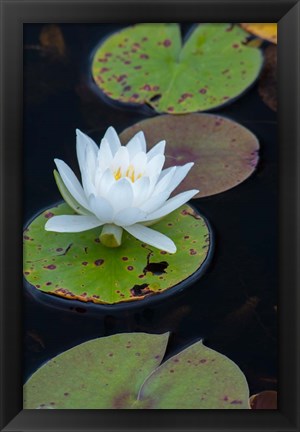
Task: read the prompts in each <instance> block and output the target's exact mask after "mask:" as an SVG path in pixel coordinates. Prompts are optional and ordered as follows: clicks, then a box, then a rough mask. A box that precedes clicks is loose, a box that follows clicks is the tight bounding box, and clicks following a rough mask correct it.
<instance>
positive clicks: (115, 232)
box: [99, 224, 123, 248]
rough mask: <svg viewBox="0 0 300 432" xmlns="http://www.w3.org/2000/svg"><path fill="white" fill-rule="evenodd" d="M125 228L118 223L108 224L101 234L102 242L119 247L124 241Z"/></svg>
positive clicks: (105, 244) (108, 245)
mask: <svg viewBox="0 0 300 432" xmlns="http://www.w3.org/2000/svg"><path fill="white" fill-rule="evenodd" d="M122 234H123V228H121V227H119V226H117V225H110V224H106V225H104V226H103V229H102V232H101V234H100V236H99V239H100V241H101V243H102V244H103V245H104V246H107V247H113V248H114V247H119V246H121V243H122Z"/></svg>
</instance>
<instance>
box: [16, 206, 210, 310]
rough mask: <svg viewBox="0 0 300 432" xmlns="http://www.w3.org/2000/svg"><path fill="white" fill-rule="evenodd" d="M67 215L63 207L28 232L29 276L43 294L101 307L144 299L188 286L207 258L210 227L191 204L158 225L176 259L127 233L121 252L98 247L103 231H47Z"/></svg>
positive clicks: (34, 223)
mask: <svg viewBox="0 0 300 432" xmlns="http://www.w3.org/2000/svg"><path fill="white" fill-rule="evenodd" d="M67 214H75V212H74V211H73V210H72V209H71V208H70V207H69V206H68V205H67V204H60V205H58V206H56V207H54V208H51V209H49V210H46V211H44V212H43V213H42V214H41V215H39V216H38V217H37V218H36V219H34V220H33V221H32V222H31V223H30V225H29V226H28V227H27V229H26V230H25V232H24V275H25V278H26V279H27V281H28V282H29V283H30V284H32V285H33V286H35V288H37V289H38V290H40V291H43V292H47V293H51V294H55V295H58V296H62V297H65V298H69V299H78V300H81V301H85V302H88V301H91V302H94V303H102V304H115V303H120V302H129V301H134V300H142V299H143V298H145V297H148V296H150V295H154V294H160V293H162V292H164V291H165V290H168V289H169V288H171V287H174V286H175V285H177V284H179V283H180V282H182V281H184V280H185V279H187V278H188V277H189V276H191V275H193V274H194V273H195V272H196V271H197V270H198V269H199V268H200V267H201V266H202V265H203V263H204V262H205V260H206V258H207V256H208V252H209V246H210V234H209V230H208V226H207V224H206V222H205V221H204V219H203V218H202V217H201V216H200V215H199V214H198V213H196V212H195V211H194V210H193V209H192V208H191V207H190V206H188V205H184V206H182V207H181V208H179V209H177V210H175V211H174V212H173V213H171V214H170V215H168V216H166V217H165V218H164V219H162V220H160V221H159V222H158V223H156V224H155V225H153V228H154V229H156V230H158V231H160V232H161V233H164V234H166V235H168V236H169V237H171V238H172V240H173V241H174V242H175V244H176V245H177V252H176V253H175V254H169V253H167V252H164V251H160V250H158V249H155V248H153V247H149V246H148V245H146V244H144V243H141V242H140V241H139V240H137V239H136V238H134V237H132V236H131V235H130V234H128V233H127V232H125V231H124V233H123V239H122V245H121V246H120V247H118V248H108V247H105V246H103V245H102V244H101V243H100V242H99V238H98V236H99V233H100V231H101V227H100V228H95V229H92V230H89V231H84V232H81V233H56V232H50V231H45V228H44V227H45V222H46V221H47V218H50V217H52V216H54V215H67Z"/></svg>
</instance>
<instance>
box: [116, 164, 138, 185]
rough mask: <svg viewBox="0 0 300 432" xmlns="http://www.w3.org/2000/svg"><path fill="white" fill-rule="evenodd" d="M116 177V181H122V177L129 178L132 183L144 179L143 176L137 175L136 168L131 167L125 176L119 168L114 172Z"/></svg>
mask: <svg viewBox="0 0 300 432" xmlns="http://www.w3.org/2000/svg"><path fill="white" fill-rule="evenodd" d="M114 177H115V179H116V180H120V178H122V177H127V178H129V179H130V180H131V181H132V183H134V182H135V181H136V180H138V179H139V178H141V177H142V174H138V175H137V174H136V172H135V169H134V166H133V165H129V167H128V168H127V170H126V172H125V175H124V176H123V175H122V170H121V167H119V168H118V169H117V170H115V171H114Z"/></svg>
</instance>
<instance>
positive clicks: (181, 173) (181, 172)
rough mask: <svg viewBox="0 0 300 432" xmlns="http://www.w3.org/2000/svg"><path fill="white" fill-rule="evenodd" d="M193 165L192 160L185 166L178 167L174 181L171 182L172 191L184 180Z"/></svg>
mask: <svg viewBox="0 0 300 432" xmlns="http://www.w3.org/2000/svg"><path fill="white" fill-rule="evenodd" d="M193 165H194V162H190V163H187V164H185V165H183V166H179V167H177V169H176V172H175V174H174V176H173V179H172V182H171V183H170V192H172V191H173V190H174V189H175V188H176V187H177V186H178V185H179V184H180V183H181V182H182V180H183V179H184V178H185V177H186V175H187V173H188V172H189V170H190V169H191V168H192V166H193Z"/></svg>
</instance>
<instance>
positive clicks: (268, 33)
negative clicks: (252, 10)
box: [241, 23, 277, 44]
mask: <svg viewBox="0 0 300 432" xmlns="http://www.w3.org/2000/svg"><path fill="white" fill-rule="evenodd" d="M241 26H242V27H243V29H245V30H246V31H248V32H249V33H251V34H254V35H255V36H258V37H260V38H262V39H266V40H268V41H270V42H273V43H274V44H277V23H242V24H241Z"/></svg>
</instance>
